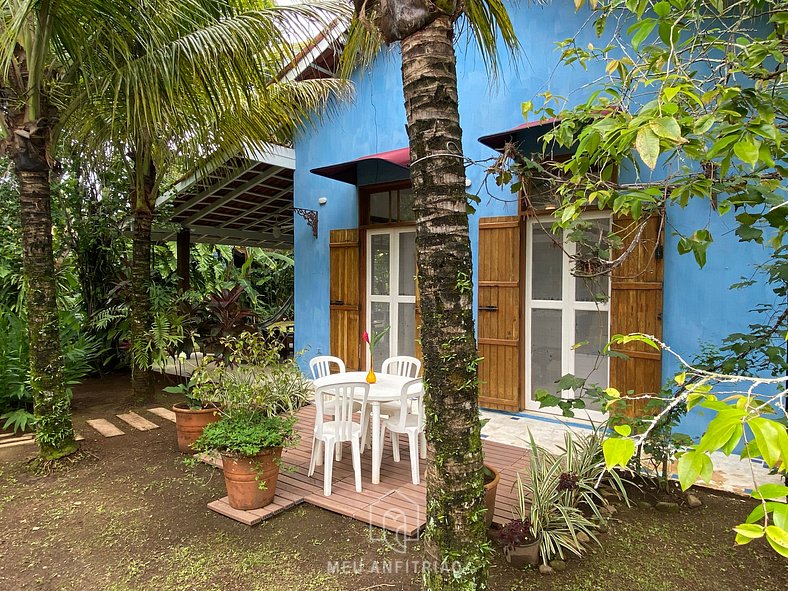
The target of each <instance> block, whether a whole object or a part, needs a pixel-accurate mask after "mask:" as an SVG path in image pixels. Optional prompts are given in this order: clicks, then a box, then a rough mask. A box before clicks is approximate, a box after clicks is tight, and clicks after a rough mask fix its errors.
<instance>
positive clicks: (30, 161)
mask: <svg viewBox="0 0 788 591" xmlns="http://www.w3.org/2000/svg"><path fill="white" fill-rule="evenodd" d="M83 4H85V5H83ZM92 11H94V8H93V7H92V6H90V5H89V4H88V3H83V2H81V1H80V0H75V1H74V2H72V3H63V2H52V1H50V0H37V1H34V0H2V3H0V19H2V20H0V109H1V110H2V129H3V132H4V138H3V142H2V148H3V151H4V152H5V154H6V155H7V156H8V157H9V158H10V160H11V162H12V163H13V166H14V171H15V173H16V176H17V179H18V182H19V203H20V217H21V224H22V261H23V268H24V269H23V270H24V275H25V282H26V287H27V290H26V297H25V306H26V308H27V318H28V332H29V338H30V386H31V389H32V391H33V412H34V415H35V419H36V423H35V424H36V442H37V443H38V446H39V452H40V456H41V457H42V458H43V459H45V460H50V459H55V458H58V457H62V456H64V455H68V454H69V453H72V452H73V451H75V450H76V449H77V445H76V442H75V437H74V428H73V426H72V423H71V405H70V392H69V390H68V388H67V387H66V384H65V380H64V377H63V356H62V352H61V348H60V329H59V325H58V311H57V302H56V295H57V285H56V281H55V267H54V257H53V254H52V215H51V207H50V186H49V182H50V175H51V171H52V163H53V158H54V156H53V136H54V134H55V132H56V130H57V127H58V124H59V120H60V115H61V112H62V105H63V103H64V97H65V96H67V95H68V92H69V89H70V88H72V87H73V82H74V72H73V65H74V60H73V56H72V55H71V54H69V52H68V51H67V49H66V47H67V45H68V44H69V43H68V42H67V41H66V40H67V39H69V37H70V36H71V35H72V31H74V32H75V34H77V35H78V34H80V31H81V28H80V27H79V26H78V24H77V21H78V19H79V18H81V16H84V15H89V14H91V12H92Z"/></svg>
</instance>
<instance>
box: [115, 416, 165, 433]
mask: <svg viewBox="0 0 788 591" xmlns="http://www.w3.org/2000/svg"><path fill="white" fill-rule="evenodd" d="M117 417H118V418H119V419H120V420H121V421H123V422H124V423H128V424H129V425H131V426H132V427H134V428H135V429H137V430H138V431H151V430H153V429H158V428H159V426H158V425H157V424H156V423H151V422H150V421H149V420H148V419H145V418H143V417H141V416H140V415H138V414H137V413H136V412H127V413H125V414H122V415H117Z"/></svg>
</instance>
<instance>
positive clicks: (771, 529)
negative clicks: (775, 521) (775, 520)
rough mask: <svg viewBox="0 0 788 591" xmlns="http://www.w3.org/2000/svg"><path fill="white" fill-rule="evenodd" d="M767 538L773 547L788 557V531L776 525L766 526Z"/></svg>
mask: <svg viewBox="0 0 788 591" xmlns="http://www.w3.org/2000/svg"><path fill="white" fill-rule="evenodd" d="M766 539H767V540H768V542H769V545H771V547H772V548H774V549H775V550H777V552H779V553H780V554H782V555H783V556H786V557H788V532H786V531H785V530H784V529H783V528H781V527H777V526H776V525H767V526H766Z"/></svg>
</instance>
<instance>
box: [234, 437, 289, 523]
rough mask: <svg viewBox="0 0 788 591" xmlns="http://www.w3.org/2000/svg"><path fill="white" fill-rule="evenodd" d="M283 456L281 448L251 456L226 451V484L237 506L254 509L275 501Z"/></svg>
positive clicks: (273, 448) (242, 509)
mask: <svg viewBox="0 0 788 591" xmlns="http://www.w3.org/2000/svg"><path fill="white" fill-rule="evenodd" d="M281 457H282V448H281V447H272V448H269V449H266V450H263V451H262V452H261V453H260V454H258V455H256V456H253V457H251V458H249V457H243V456H241V457H238V456H229V455H226V454H222V465H223V467H224V484H225V486H227V497H228V502H229V503H230V506H231V507H232V508H233V509H240V510H241V511H251V510H252V509H260V508H261V507H265V506H266V505H268V504H270V503H271V501H273V500H274V495H275V494H276V481H277V478H278V477H279V458H281Z"/></svg>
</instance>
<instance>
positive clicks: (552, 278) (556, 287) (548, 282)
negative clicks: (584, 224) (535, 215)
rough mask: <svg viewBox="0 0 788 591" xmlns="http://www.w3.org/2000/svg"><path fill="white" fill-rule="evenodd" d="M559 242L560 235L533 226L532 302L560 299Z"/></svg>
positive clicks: (562, 261)
mask: <svg viewBox="0 0 788 591" xmlns="http://www.w3.org/2000/svg"><path fill="white" fill-rule="evenodd" d="M548 223H549V222H548ZM556 241H557V242H558V244H556ZM560 242H561V235H560V234H558V235H557V236H554V235H552V234H547V233H546V232H544V231H543V230H542V228H541V227H540V226H539V225H538V224H534V225H533V246H532V248H533V253H532V255H533V258H532V267H533V268H532V269H531V274H532V277H533V279H532V285H531V298H532V299H534V300H560V299H561V277H562V276H563V265H564V251H563V250H561V246H560ZM559 332H560V331H559Z"/></svg>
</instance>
